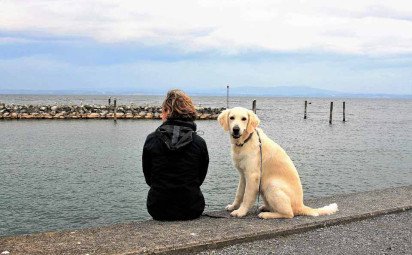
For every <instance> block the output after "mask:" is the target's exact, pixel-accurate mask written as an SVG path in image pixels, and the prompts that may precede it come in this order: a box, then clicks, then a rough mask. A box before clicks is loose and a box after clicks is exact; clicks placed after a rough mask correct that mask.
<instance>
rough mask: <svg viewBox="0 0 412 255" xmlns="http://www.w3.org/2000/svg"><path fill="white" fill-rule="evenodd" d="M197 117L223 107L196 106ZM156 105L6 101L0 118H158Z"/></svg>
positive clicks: (208, 115) (204, 117) (212, 114)
mask: <svg viewBox="0 0 412 255" xmlns="http://www.w3.org/2000/svg"><path fill="white" fill-rule="evenodd" d="M196 110H197V112H198V114H197V119H199V120H214V119H217V116H218V115H219V113H220V112H221V111H222V110H224V108H207V107H197V108H196ZM161 112H162V109H161V107H159V106H135V105H133V104H132V105H118V106H117V107H116V109H115V107H114V106H113V105H57V104H56V105H14V104H11V105H6V104H4V103H0V120H14V119H114V118H115V116H116V118H117V119H160V118H161V117H160V114H161Z"/></svg>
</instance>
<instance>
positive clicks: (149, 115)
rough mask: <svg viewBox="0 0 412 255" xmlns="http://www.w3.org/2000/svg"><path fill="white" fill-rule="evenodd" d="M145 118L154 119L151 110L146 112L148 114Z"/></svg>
mask: <svg viewBox="0 0 412 255" xmlns="http://www.w3.org/2000/svg"><path fill="white" fill-rule="evenodd" d="M144 118H145V119H153V113H151V112H149V113H148V114H146V116H145V117H144Z"/></svg>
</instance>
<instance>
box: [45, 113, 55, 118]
mask: <svg viewBox="0 0 412 255" xmlns="http://www.w3.org/2000/svg"><path fill="white" fill-rule="evenodd" d="M43 118H45V119H53V116H51V115H50V114H48V113H45V114H44V115H43Z"/></svg>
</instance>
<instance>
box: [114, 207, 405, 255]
mask: <svg viewBox="0 0 412 255" xmlns="http://www.w3.org/2000/svg"><path fill="white" fill-rule="evenodd" d="M410 209H412V205H409V206H403V207H395V208H390V209H385V210H377V211H373V212H369V213H364V214H359V215H353V216H346V217H342V218H335V219H326V220H323V221H320V222H314V223H308V224H303V225H300V226H291V228H289V229H286V230H279V231H266V232H260V233H256V234H251V235H250V234H248V235H244V236H240V237H236V238H228V239H222V240H219V241H218V242H216V241H213V242H205V243H202V244H193V245H190V244H189V245H185V246H182V247H176V248H164V249H158V250H151V251H148V252H146V253H145V254H182V253H193V252H200V251H204V250H208V249H219V248H223V247H226V246H230V245H234V244H239V243H248V242H253V241H259V240H265V239H271V238H274V237H278V236H287V235H292V234H297V233H304V232H307V231H310V230H314V229H318V228H322V227H329V226H335V225H343V224H347V223H351V222H356V221H361V220H365V219H370V218H375V217H378V216H381V215H385V214H392V213H398V212H404V211H407V210H410ZM135 254H141V253H140V252H133V251H132V252H127V253H122V255H135Z"/></svg>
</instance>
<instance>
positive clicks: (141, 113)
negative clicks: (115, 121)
mask: <svg viewBox="0 0 412 255" xmlns="http://www.w3.org/2000/svg"><path fill="white" fill-rule="evenodd" d="M146 114H147V111H141V112H139V115H140V116H142V117H144V116H146Z"/></svg>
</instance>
